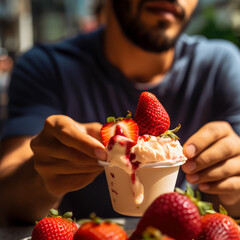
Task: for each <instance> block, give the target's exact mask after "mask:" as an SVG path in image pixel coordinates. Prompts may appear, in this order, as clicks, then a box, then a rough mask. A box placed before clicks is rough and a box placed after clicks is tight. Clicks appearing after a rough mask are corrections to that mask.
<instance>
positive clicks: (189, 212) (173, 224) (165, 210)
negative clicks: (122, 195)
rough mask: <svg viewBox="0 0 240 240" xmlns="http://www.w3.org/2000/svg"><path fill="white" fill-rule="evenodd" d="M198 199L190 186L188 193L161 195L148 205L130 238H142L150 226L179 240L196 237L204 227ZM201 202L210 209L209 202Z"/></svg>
mask: <svg viewBox="0 0 240 240" xmlns="http://www.w3.org/2000/svg"><path fill="white" fill-rule="evenodd" d="M190 196H191V197H190ZM192 199H194V201H195V202H193V200H192ZM198 201H199V200H198V199H197V198H194V196H192V192H191V191H190V188H188V191H187V193H186V195H184V194H182V193H178V192H170V193H165V194H162V195H160V196H159V197H158V198H156V199H155V200H154V202H153V203H152V204H151V205H150V206H149V207H148V209H147V210H146V212H145V213H144V215H143V217H142V218H141V220H140V221H139V223H138V226H137V229H136V230H135V232H134V233H133V234H132V236H131V237H130V240H140V239H141V234H142V232H144V230H145V229H146V228H147V227H149V226H152V227H154V228H157V229H159V230H160V231H161V232H162V233H163V234H166V235H168V236H170V237H172V238H175V239H177V240H192V239H194V238H195V237H196V236H197V235H198V234H199V233H200V231H201V228H202V222H201V215H200V212H199V209H198V207H197V205H196V204H197V202H198ZM199 203H201V205H202V207H203V208H206V209H207V208H209V209H210V207H209V206H208V204H207V203H206V206H205V203H204V202H201V201H199Z"/></svg>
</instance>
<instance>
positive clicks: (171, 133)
mask: <svg viewBox="0 0 240 240" xmlns="http://www.w3.org/2000/svg"><path fill="white" fill-rule="evenodd" d="M180 128H181V124H180V123H179V124H178V126H177V127H176V128H174V129H173V130H167V131H165V132H164V133H162V134H161V135H160V137H163V138H169V137H170V138H172V139H173V140H176V139H177V140H179V137H178V136H177V135H176V134H175V133H176V132H178V131H179V129H180Z"/></svg>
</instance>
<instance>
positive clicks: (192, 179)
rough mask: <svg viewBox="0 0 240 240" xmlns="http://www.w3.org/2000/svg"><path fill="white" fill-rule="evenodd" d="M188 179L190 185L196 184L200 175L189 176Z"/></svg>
mask: <svg viewBox="0 0 240 240" xmlns="http://www.w3.org/2000/svg"><path fill="white" fill-rule="evenodd" d="M187 179H188V181H189V182H190V183H195V182H197V181H198V180H199V175H198V174H192V175H188V176H187Z"/></svg>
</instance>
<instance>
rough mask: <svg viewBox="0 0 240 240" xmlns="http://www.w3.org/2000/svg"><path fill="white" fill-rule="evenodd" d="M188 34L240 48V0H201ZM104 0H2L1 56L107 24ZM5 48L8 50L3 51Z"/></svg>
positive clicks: (0, 2)
mask: <svg viewBox="0 0 240 240" xmlns="http://www.w3.org/2000/svg"><path fill="white" fill-rule="evenodd" d="M199 2H200V3H199V6H198V9H197V11H196V13H195V15H194V20H193V21H192V23H191V24H190V25H189V27H188V28H187V30H186V32H187V33H188V34H202V35H205V36H207V37H208V38H222V39H227V40H230V41H232V42H234V43H235V44H236V45H238V46H239V47H240V0H231V1H230V0H200V1H199ZM103 4H104V0H0V48H1V51H0V54H1V55H4V54H6V51H7V52H8V54H9V55H10V56H11V57H13V58H15V57H16V56H17V55H18V54H20V53H22V52H24V51H26V50H27V49H29V48H31V47H32V46H33V45H34V44H35V43H38V42H54V41H58V40H61V39H63V38H66V37H71V36H73V35H75V34H77V33H79V32H90V31H93V30H94V29H95V28H97V27H98V26H99V24H103V23H104V7H103V6H102V5H103ZM3 49H4V50H3Z"/></svg>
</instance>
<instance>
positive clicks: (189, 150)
mask: <svg viewBox="0 0 240 240" xmlns="http://www.w3.org/2000/svg"><path fill="white" fill-rule="evenodd" d="M185 154H186V155H187V157H188V158H192V157H194V156H195V154H196V146H195V145H193V144H189V145H188V146H186V148H185Z"/></svg>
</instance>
